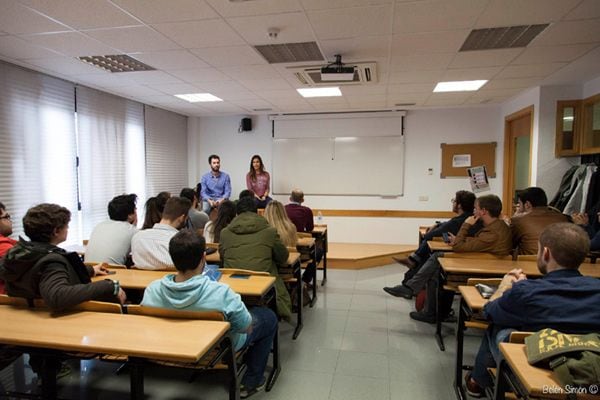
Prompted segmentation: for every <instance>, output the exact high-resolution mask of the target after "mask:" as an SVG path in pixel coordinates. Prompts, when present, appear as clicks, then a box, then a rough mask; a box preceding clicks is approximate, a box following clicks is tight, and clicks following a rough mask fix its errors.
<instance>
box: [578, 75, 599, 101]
mask: <svg viewBox="0 0 600 400" xmlns="http://www.w3.org/2000/svg"><path fill="white" fill-rule="evenodd" d="M598 93H600V76H599V77H597V78H596V79H592V80H591V81H588V82H586V83H585V84H584V85H583V96H582V97H583V98H584V99H585V98H586V97H590V96H594V95H596V94H598Z"/></svg>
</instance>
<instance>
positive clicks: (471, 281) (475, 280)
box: [467, 278, 502, 286]
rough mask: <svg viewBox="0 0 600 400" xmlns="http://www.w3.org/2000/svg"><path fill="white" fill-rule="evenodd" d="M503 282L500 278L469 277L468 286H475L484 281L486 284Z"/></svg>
mask: <svg viewBox="0 0 600 400" xmlns="http://www.w3.org/2000/svg"><path fill="white" fill-rule="evenodd" d="M500 282H502V279H500V278H469V279H467V286H475V285H477V284H478V283H483V284H484V285H499V284H500Z"/></svg>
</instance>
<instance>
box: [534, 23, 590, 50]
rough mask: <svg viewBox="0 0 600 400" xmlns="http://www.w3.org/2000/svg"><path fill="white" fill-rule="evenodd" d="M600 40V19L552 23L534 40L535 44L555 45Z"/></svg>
mask: <svg viewBox="0 0 600 400" xmlns="http://www.w3.org/2000/svg"><path fill="white" fill-rule="evenodd" d="M598 42H600V19H599V18H596V19H588V20H581V21H562V22H556V23H554V24H552V25H550V26H549V27H548V28H546V30H544V32H542V33H541V34H540V35H539V36H538V37H537V38H535V39H534V40H533V42H532V45H533V46H555V45H560V44H574V43H598Z"/></svg>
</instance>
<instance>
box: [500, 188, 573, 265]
mask: <svg viewBox="0 0 600 400" xmlns="http://www.w3.org/2000/svg"><path fill="white" fill-rule="evenodd" d="M517 199H518V209H520V210H521V213H520V215H518V216H513V218H512V219H511V222H510V227H511V230H512V235H513V245H514V247H518V249H519V254H537V250H538V248H537V246H538V239H539V237H540V234H541V233H542V231H543V230H544V228H546V227H547V226H548V225H551V224H554V223H557V222H568V221H569V218H568V217H567V216H566V215H564V214H561V213H560V212H558V211H557V210H554V209H551V208H548V198H547V197H546V193H545V192H544V190H543V189H542V188H539V187H528V188H526V189H523V190H519V191H518V192H517Z"/></svg>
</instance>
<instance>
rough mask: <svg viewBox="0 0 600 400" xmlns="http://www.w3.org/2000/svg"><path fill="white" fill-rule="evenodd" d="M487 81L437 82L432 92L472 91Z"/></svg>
mask: <svg viewBox="0 0 600 400" xmlns="http://www.w3.org/2000/svg"><path fill="white" fill-rule="evenodd" d="M486 83H487V80H485V79H484V80H477V81H452V82H438V84H437V85H435V88H434V89H433V91H434V92H474V91H476V90H479V88H481V87H482V86H483V85H485V84H486Z"/></svg>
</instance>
